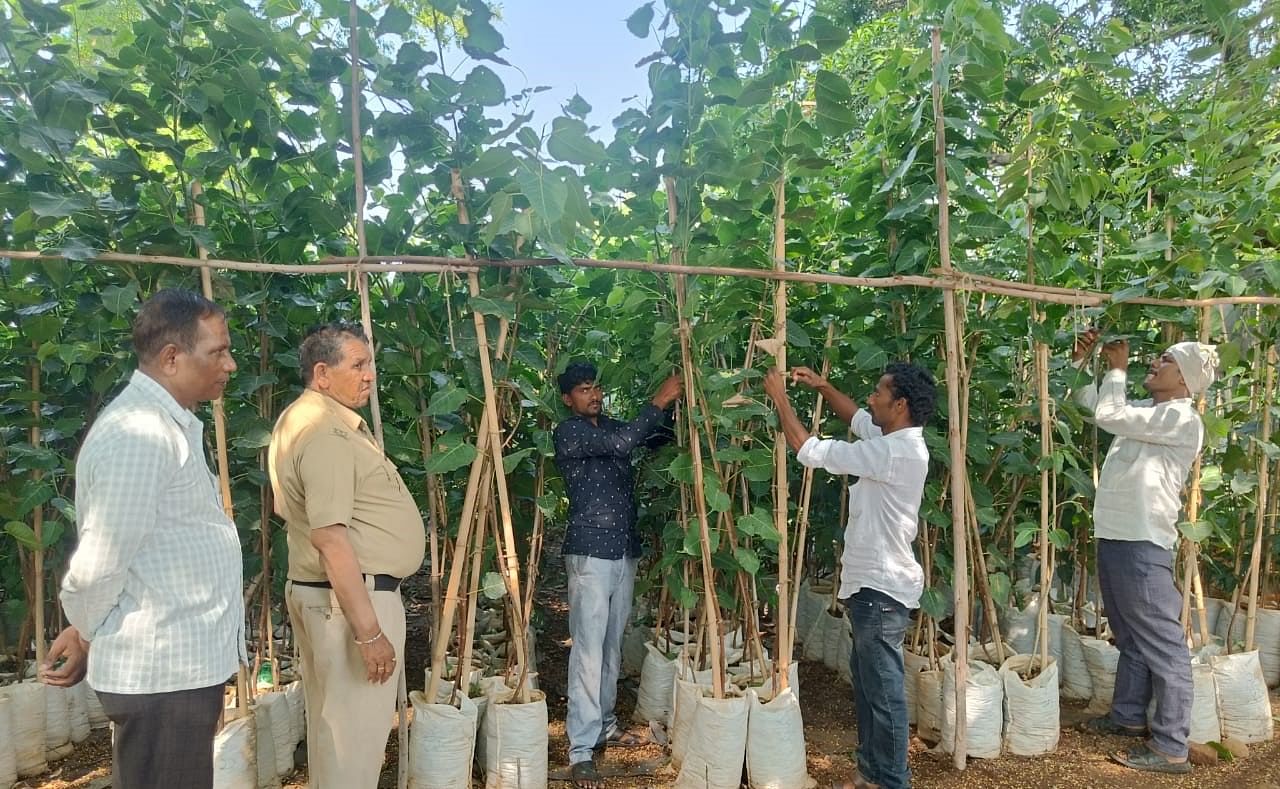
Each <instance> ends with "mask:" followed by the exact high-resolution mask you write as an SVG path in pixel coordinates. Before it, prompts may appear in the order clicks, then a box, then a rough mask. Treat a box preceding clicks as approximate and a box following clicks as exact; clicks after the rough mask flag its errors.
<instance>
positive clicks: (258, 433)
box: [231, 424, 271, 450]
mask: <svg viewBox="0 0 1280 789" xmlns="http://www.w3.org/2000/svg"><path fill="white" fill-rule="evenodd" d="M270 443H271V428H270V427H268V426H266V425H265V424H256V425H253V426H252V427H250V428H249V429H248V430H245V431H243V432H241V433H239V434H238V435H236V436H235V437H234V438H232V439H231V446H233V447H235V448H236V449H244V450H255V449H262V448H263V447H265V446H267V445H268V444H270Z"/></svg>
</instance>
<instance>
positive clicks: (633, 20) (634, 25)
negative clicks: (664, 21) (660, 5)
mask: <svg viewBox="0 0 1280 789" xmlns="http://www.w3.org/2000/svg"><path fill="white" fill-rule="evenodd" d="M652 23H653V3H652V2H649V3H645V4H644V5H642V6H640V7H639V8H637V9H636V10H635V11H633V12H632V13H631V16H629V17H627V30H630V31H631V35H633V36H635V37H636V38H648V37H649V25H651V24H652Z"/></svg>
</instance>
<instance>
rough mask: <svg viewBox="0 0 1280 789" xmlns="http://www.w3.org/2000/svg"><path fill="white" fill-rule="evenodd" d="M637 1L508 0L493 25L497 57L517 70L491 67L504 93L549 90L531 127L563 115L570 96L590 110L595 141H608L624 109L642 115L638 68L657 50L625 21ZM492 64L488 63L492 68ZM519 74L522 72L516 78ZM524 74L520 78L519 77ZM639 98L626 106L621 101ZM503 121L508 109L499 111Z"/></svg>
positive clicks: (644, 85) (538, 99) (642, 81)
mask: <svg viewBox="0 0 1280 789" xmlns="http://www.w3.org/2000/svg"><path fill="white" fill-rule="evenodd" d="M641 2H642V0H505V2H502V3H500V9H499V12H498V13H499V15H500V18H499V19H495V20H494V26H495V27H497V28H498V30H499V31H501V32H502V35H503V38H504V39H505V41H506V44H507V48H506V49H505V50H504V51H502V52H500V53H499V54H500V55H501V56H502V57H503V58H505V59H506V60H507V61H509V62H510V63H511V65H512V66H514V67H515V68H504V67H501V66H495V70H496V71H497V72H498V73H499V74H500V75H501V77H502V80H503V83H504V84H505V85H506V88H507V92H508V93H509V94H510V93H516V92H518V91H520V90H522V89H524V88H526V87H534V86H537V85H548V86H550V87H551V90H548V91H544V92H542V93H539V94H536V95H535V96H534V98H533V103H532V104H531V105H530V109H531V110H533V112H534V119H533V123H534V125H535V128H537V127H538V126H541V125H546V126H547V127H548V128H550V124H551V119H552V118H554V117H556V116H557V115H560V114H561V110H560V107H561V105H563V104H564V103H565V102H567V101H568V100H569V99H570V98H572V97H573V94H574V93H575V92H577V93H580V94H581V95H582V97H583V98H584V99H586V100H587V102H588V103H589V104H591V113H590V115H588V116H587V122H588V124H590V125H592V126H599V127H600V129H599V131H597V132H594V133H593V136H594V137H596V138H597V139H602V140H605V141H607V140H610V139H612V138H613V125H612V121H613V119H614V117H616V116H617V115H618V113H620V112H622V110H624V109H626V108H627V107H628V106H634V107H637V108H641V109H643V107H644V102H645V101H646V99H647V98H648V95H649V88H648V82H647V79H646V71H645V69H644V68H639V69H638V68H636V67H635V64H636V61H638V60H640V59H641V58H643V57H645V56H646V55H649V54H650V53H652V52H653V51H655V50H656V49H657V41H656V40H655V39H639V38H636V37H635V36H633V35H631V33H630V31H628V30H627V26H626V19H627V17H628V16H630V15H631V13H632V12H633V11H635V10H636V9H637V8H638V7H639V6H640V5H641ZM491 65H492V64H491ZM516 69H519V70H518V71H517V70H516ZM521 72H523V73H521ZM628 96H637V97H639V98H637V99H634V100H633V101H632V103H631V104H625V103H624V102H623V99H624V98H626V97H628ZM504 110H505V112H506V114H505V115H504V116H503V117H504V119H506V118H509V117H510V111H511V110H510V108H504Z"/></svg>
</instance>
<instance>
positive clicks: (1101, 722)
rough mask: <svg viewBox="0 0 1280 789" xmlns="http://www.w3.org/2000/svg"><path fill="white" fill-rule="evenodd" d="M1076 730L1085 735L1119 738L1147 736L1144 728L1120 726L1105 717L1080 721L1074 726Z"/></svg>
mask: <svg viewBox="0 0 1280 789" xmlns="http://www.w3.org/2000/svg"><path fill="white" fill-rule="evenodd" d="M1076 729H1077V730H1078V731H1082V732H1084V733H1086V734H1106V735H1115V736H1119V737H1146V736H1147V734H1148V731H1147V727H1146V726H1140V727H1138V728H1133V727H1131V726H1121V725H1120V724H1118V723H1116V722H1115V721H1113V720H1111V718H1110V717H1108V716H1106V715H1100V716H1098V717H1097V718H1090V719H1089V720H1087V721H1081V722H1080V723H1079V724H1077V725H1076Z"/></svg>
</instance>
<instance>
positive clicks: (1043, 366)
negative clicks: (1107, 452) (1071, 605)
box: [1036, 310, 1053, 671]
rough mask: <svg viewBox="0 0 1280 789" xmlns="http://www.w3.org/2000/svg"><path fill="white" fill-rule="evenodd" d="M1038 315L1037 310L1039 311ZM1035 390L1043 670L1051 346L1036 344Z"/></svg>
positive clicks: (1043, 659)
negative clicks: (1037, 423) (1038, 465)
mask: <svg viewBox="0 0 1280 789" xmlns="http://www.w3.org/2000/svg"><path fill="white" fill-rule="evenodd" d="M1037 312H1038V310H1037ZM1036 388H1037V390H1038V395H1039V397H1040V455H1041V464H1042V466H1043V467H1042V468H1041V469H1040V616H1039V621H1038V622H1037V624H1036V627H1037V629H1038V631H1039V635H1038V639H1039V641H1040V670H1041V671H1044V670H1046V669H1047V668H1048V667H1049V585H1050V583H1052V576H1051V573H1050V567H1049V516H1050V514H1051V510H1052V507H1053V503H1052V500H1051V499H1050V495H1049V466H1048V465H1047V460H1048V458H1049V457H1050V455H1052V453H1053V430H1052V429H1051V427H1050V424H1049V346H1048V345H1047V344H1046V343H1042V342H1038V343H1036Z"/></svg>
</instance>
